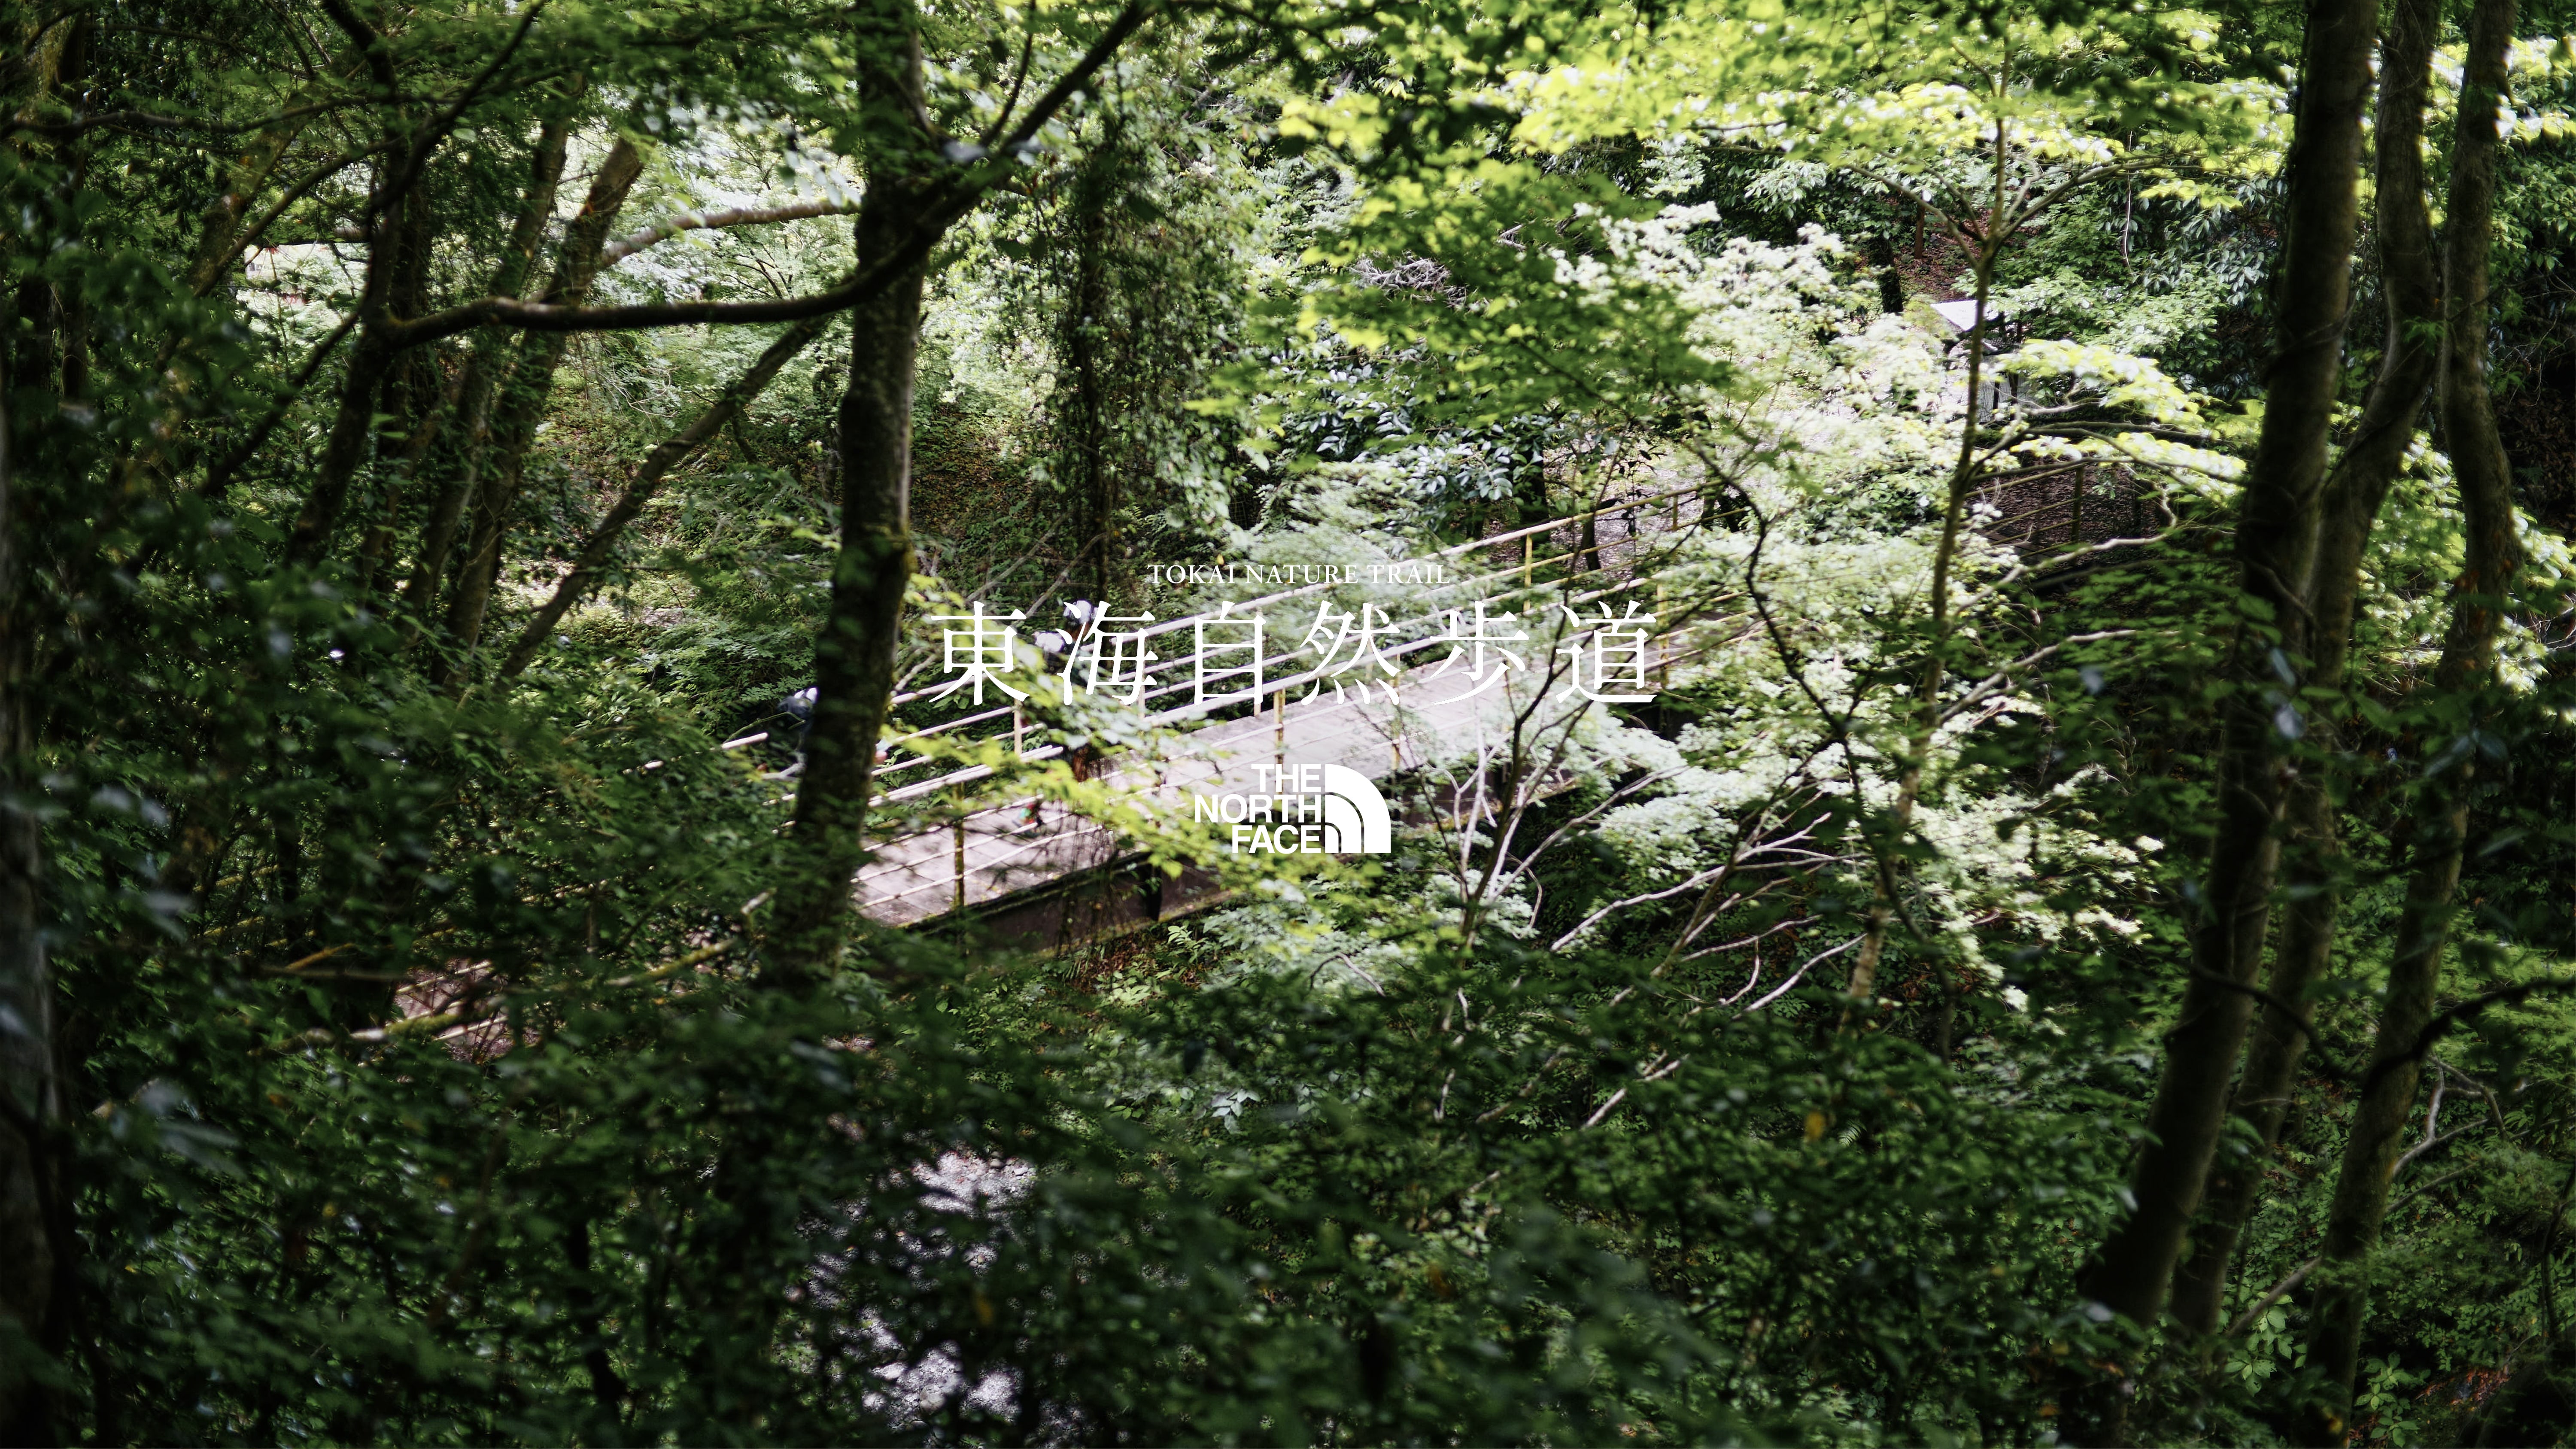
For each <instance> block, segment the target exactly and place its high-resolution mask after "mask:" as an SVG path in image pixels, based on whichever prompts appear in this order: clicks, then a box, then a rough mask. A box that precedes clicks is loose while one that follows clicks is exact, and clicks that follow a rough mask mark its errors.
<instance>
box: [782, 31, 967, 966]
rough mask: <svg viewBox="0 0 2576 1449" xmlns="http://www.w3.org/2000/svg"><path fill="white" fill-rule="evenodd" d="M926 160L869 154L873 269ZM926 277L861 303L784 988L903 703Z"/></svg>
mask: <svg viewBox="0 0 2576 1449" xmlns="http://www.w3.org/2000/svg"><path fill="white" fill-rule="evenodd" d="M906 24H907V28H906V29H905V30H904V31H903V33H901V34H900V35H887V36H882V37H880V38H879V40H878V42H877V45H876V46H875V47H874V49H875V50H876V53H878V54H880V55H888V56H890V57H899V59H896V60H895V62H894V63H893V64H891V65H889V66H887V67H886V68H885V69H884V70H882V71H880V72H879V73H878V74H877V75H876V76H874V77H872V78H871V79H872V81H873V88H874V89H876V90H877V91H878V92H879V95H878V99H879V100H881V101H882V102H883V103H885V104H887V105H889V106H892V107H897V108H900V109H901V110H903V111H905V112H907V113H909V114H913V115H920V114H922V92H923V86H922V71H921V42H920V39H919V36H918V33H917V32H916V31H914V30H912V29H910V28H908V27H909V21H908V18H907V21H906ZM897 47H900V49H897ZM925 142H926V138H925ZM924 149H925V150H927V145H926V144H925V147H924ZM913 167H914V158H912V157H910V156H905V155H900V154H885V153H881V154H879V155H876V156H872V157H870V158H869V169H868V181H867V190H866V192H865V193H864V195H863V196H862V197H861V199H860V204H859V216H858V224H857V227H856V232H857V244H858V257H859V264H860V266H861V267H865V266H866V265H867V263H868V259H869V258H871V257H877V256H883V255H886V254H887V253H889V252H892V251H895V250H896V249H898V248H900V247H902V246H904V245H905V244H906V242H907V241H909V240H911V239H913V238H915V237H917V236H918V234H919V229H920V228H921V227H922V226H923V225H924V224H925V223H926V221H927V216H926V203H927V202H928V201H929V199H930V198H929V195H928V190H929V188H928V187H926V186H925V185H923V184H922V183H921V182H919V181H918V180H916V179H915V175H916V173H915V172H914V169H913ZM924 275H925V269H924V268H922V267H915V268H913V269H912V270H910V271H908V272H906V273H904V274H903V275H902V276H901V277H899V278H897V279H896V280H895V282H894V284H893V285H892V286H890V287H888V288H886V290H885V291H884V292H882V293H880V294H879V295H877V296H876V297H874V298H872V299H870V300H868V301H866V302H862V303H860V304H859V305H858V306H857V307H856V308H853V309H852V310H851V312H850V383H849V387H848V389H847V390H846V391H844V392H843V393H842V394H841V415H840V427H839V432H840V440H841V469H840V473H841V547H840V552H839V554H838V556H837V557H836V558H835V559H834V560H833V565H832V602H831V607H830V610H829V611H828V612H827V613H826V615H825V616H824V620H823V625H822V628H821V629H820V630H819V631H817V633H816V634H815V637H814V688H815V699H814V716H813V721H812V727H811V729H810V731H809V732H808V733H807V735H806V739H805V773H804V776H803V778H802V779H800V780H799V781H798V782H797V787H796V818H795V821H794V823H793V825H792V827H791V830H790V834H789V845H790V852H791V853H790V858H789V860H788V865H787V871H786V873H785V875H784V876H783V877H782V878H781V880H780V884H779V890H778V902H777V905H776V906H775V907H774V910H775V912H776V914H775V915H774V916H773V918H772V920H771V924H770V931H769V934H770V940H771V947H772V949H771V959H772V961H773V963H774V967H773V970H774V979H775V980H776V981H778V982H779V983H780V984H782V985H790V984H794V983H797V982H799V981H803V980H807V979H811V977H813V976H815V975H818V974H821V973H824V972H828V971H830V970H832V969H833V968H834V967H835V966H837V965H838V964H839V961H840V957H841V950H842V943H843V941H844V939H845V937H846V935H847V932H848V928H849V918H850V881H851V878H852V877H853V876H855V875H857V874H858V869H859V864H860V862H861V860H862V859H863V858H864V857H865V855H866V846H865V843H864V841H863V840H862V838H861V835H860V831H861V827H863V826H864V825H865V824H866V823H867V814H868V795H869V792H870V791H871V789H872V788H873V786H874V779H875V775H876V757H877V738H878V736H879V735H881V734H883V733H884V731H885V722H886V715H887V713H888V712H889V711H890V710H891V709H892V708H893V703H892V702H893V699H894V664H895V644H896V642H897V637H898V633H899V631H900V629H901V627H902V622H903V595H904V588H905V586H906V585H907V584H908V583H909V582H910V581H911V578H912V390H913V379H914V368H915V363H916V361H917V353H918V350H919V347H920V343H921V294H922V281H923V277H924Z"/></svg>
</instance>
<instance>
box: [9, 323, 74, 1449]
mask: <svg viewBox="0 0 2576 1449" xmlns="http://www.w3.org/2000/svg"><path fill="white" fill-rule="evenodd" d="M9 362H10V358H9V357H8V355H7V351H6V349H5V348H0V1012H5V1013H7V1019H6V1020H5V1021H0V1103H5V1107H6V1113H5V1117H0V1264H6V1265H7V1266H6V1267H5V1268H4V1269H0V1435H5V1436H8V1442H10V1443H13V1444H44V1443H51V1442H53V1439H52V1434H53V1431H52V1430H51V1429H50V1428H49V1427H48V1424H47V1419H48V1417H49V1415H48V1412H47V1407H46V1395H45V1392H44V1387H43V1384H42V1382H41V1381H40V1379H39V1378H38V1376H37V1364H38V1363H39V1361H40V1359H41V1357H42V1356H44V1355H46V1354H47V1353H49V1352H50V1350H51V1349H52V1348H54V1347H55V1345H54V1344H53V1343H52V1342H50V1340H52V1339H54V1338H55V1337H56V1334H55V1332H54V1328H55V1325H56V1323H57V1322H58V1321H59V1319H60V1316H61V1314H62V1312H63V1311H64V1309H65V1308H66V1306H67V1305H66V1304H64V1303H62V1302H60V1301H58V1297H59V1296H60V1293H61V1290H62V1289H63V1288H64V1287H65V1285H64V1284H63V1283H62V1281H61V1280H62V1279H63V1277H64V1273H63V1272H62V1269H63V1268H64V1267H66V1266H67V1263H68V1257H67V1254H68V1250H69V1246H70V1245H69V1244H68V1243H67V1242H64V1241H61V1240H60V1239H59V1237H58V1234H57V1233H56V1232H55V1227H56V1226H57V1223H58V1219H59V1214H58V1212H57V1210H56V1194H57V1191H58V1189H59V1187H60V1182H59V1179H58V1176H57V1172H56V1166H55V1155H54V1141H53V1134H54V1131H55V1124H56V1123H57V1122H58V1121H59V1120H60V1119H61V1116H62V1112H61V1103H60V1101H59V1100H58V1097H59V1092H58V1090H57V1084H56V1081H55V1077H54V1064H53V1045H54V1030H53V1026H54V984H53V972H52V968H51V965H50V963H49V962H48V961H47V959H46V953H45V939H44V932H43V918H42V891H41V877H42V871H43V842H42V839H41V837H40V836H39V835H38V833H37V829H36V818H35V816H34V815H33V814H31V813H30V812H29V811H28V810H27V809H25V808H24V807H23V806H22V805H21V804H20V803H19V801H20V800H21V799H22V793H21V788H20V782H21V781H22V780H23V779H24V775H23V773H22V765H23V763H24V762H25V760H26V759H27V750H28V744H29V741H28V739H27V737H26V735H27V719H28V711H27V700H26V695H25V683H26V677H27V669H26V664H27V659H28V645H29V643H30V642H31V641H30V638H29V630H30V628H31V625H32V621H31V620H30V619H29V618H28V615H27V610H26V606H25V601H24V600H23V599H22V598H21V597H20V595H19V591H18V574H19V569H18V559H17V546H16V540H15V537H14V531H15V529H16V524H17V509H16V507H15V504H16V501H17V500H16V497H15V494H14V489H13V485H14V483H15V481H16V480H15V478H14V477H13V476H12V473H11V463H12V457H11V448H10V442H11V439H10V437H9V415H8V412H7V400H8V398H9V396H10V394H11V388H12V385H13V384H14V382H15V378H14V377H12V376H11V369H10V367H9ZM40 381H41V385H42V387H43V390H44V391H46V392H50V391H52V386H51V383H50V381H42V380H40ZM31 390H33V389H31Z"/></svg>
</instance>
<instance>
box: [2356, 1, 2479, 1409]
mask: <svg viewBox="0 0 2576 1449" xmlns="http://www.w3.org/2000/svg"><path fill="white" fill-rule="evenodd" d="M2514 10H2515V5H2514V0H2478V3H2477V5H2476V8H2475V9H2474V10H2473V11H2472V12H2471V13H2470V19H2469V52H2468V59H2467V65H2466V71H2465V74H2464V77H2463V79H2464V84H2463V86H2462V94H2461V96H2460V108H2459V131H2458V134H2457V136H2456V138H2455V139H2454V140H2453V141H2452V143H2451V188H2450V204H2449V206H2448V208H2447V209H2446V215H2445V217H2444V226H2445V228H2446V232H2445V235H2444V238H2443V256H2442V281H2443V293H2444V298H2443V301H2444V314H2445V317H2446V325H2445V327H2444V328H2443V338H2442V380H2441V406H2442V433H2443V440H2444V442H2446V443H2447V444H2448V445H2449V449H2450V454H2451V472H2452V476H2453V477H2454V478H2455V479H2456V480H2457V482H2458V485H2459V490H2460V511H2461V514H2462V515H2463V519H2462V521H2463V523H2464V524H2465V532H2466V534H2467V550H2466V554H2467V557H2466V559H2465V560H2464V565H2463V567H2462V569H2461V572H2460V579H2459V582H2458V584H2457V586H2456V592H2455V593H2454V595H2453V597H2452V603H2451V623H2450V628H2449V631H2448V632H2447V633H2446V634H2445V635H2444V637H2443V640H2442V657H2441V661H2440V662H2439V663H2438V664H2436V665H2435V666H2434V671H2433V687H2434V689H2435V690H2436V691H2438V694H2437V696H2436V703H2437V705H2440V704H2449V705H2454V706H2461V705H2464V706H2466V708H2465V709H2464V710H2463V711H2462V714H2463V716H2464V717H2463V718H2462V719H2461V721H2460V724H2461V728H2460V729H2459V730H2458V731H2457V732H2455V733H2451V734H2450V738H2449V740H2447V741H2446V742H2445V744H2444V745H2443V746H2442V747H2441V748H2440V749H2439V750H2438V752H2437V753H2435V754H2434V756H2433V758H2432V759H2430V760H2429V761H2428V762H2427V764H2426V768H2425V779H2424V782H2423V786H2422V793H2421V796H2420V798H2419V803H2418V806H2417V809H2416V813H2415V821H2414V825H2413V829H2412V831H2411V838H2410V839H2409V840H2408V842H2407V846H2408V850H2409V853H2410V854H2411V856H2412V859H2411V861H2410V864H2409V873H2408V877H2407V882H2406V901H2405V905H2404V907H2403V908H2402V909H2401V910H2400V911H2399V913H2398V920H2397V936H2396V954H2395V955H2394V956H2393V957H2392V958H2391V959H2390V961H2389V963H2388V991H2387V995H2386V997H2385V999H2384V1000H2383V1001H2382V1002H2381V1004H2380V1011H2379V1031H2378V1036H2377V1039H2376V1040H2375V1042H2374V1043H2373V1045H2372V1047H2371V1053H2370V1061H2371V1065H2370V1068H2369V1070H2368V1072H2367V1073H2366V1074H2365V1075H2364V1077H2363V1085H2362V1090H2361V1095H2360V1098H2359V1100H2358V1101H2357V1102H2355V1103H2354V1105H2353V1114H2352V1129H2351V1132H2350V1133H2349V1135H2348V1136H2347V1137H2346V1138H2345V1140H2344V1151H2343V1161H2342V1164H2341V1166H2340V1168H2339V1169H2338V1171H2337V1174H2336V1178H2335V1191H2334V1199H2333V1202H2332V1203H2331V1205H2330V1206H2329V1207H2328V1208H2327V1212H2326V1237H2325V1246H2324V1251H2323V1253H2322V1254H2321V1256H2322V1258H2323V1259H2324V1263H2323V1266H2322V1267H2321V1269H2320V1272H2319V1277H2320V1279H2321V1280H2322V1281H2321V1283H2320V1285H2319V1289H2318V1293H2317V1301H2316V1306H2315V1316H2314V1318H2313V1319H2312V1320H2311V1324H2310V1328H2309V1334H2308V1361H2309V1362H2310V1363H2311V1364H2313V1365H2315V1366H2316V1367H2317V1368H2318V1369H2319V1370H2321V1371H2322V1372H2323V1373H2324V1374H2325V1376H2326V1379H2327V1381H2328V1383H2329V1384H2330V1385H2332V1388H2333V1392H2334V1395H2335V1397H2336V1400H2337V1401H2336V1402H2334V1403H2330V1404H2328V1405H2327V1406H2325V1409H2324V1411H2323V1414H2322V1417H2320V1418H2319V1419H2318V1420H2317V1421H2316V1422H2314V1423H2312V1424H2311V1425H2310V1426H2309V1427H2310V1431H2311V1432H2310V1437H2311V1440H2312V1442H2316V1443H2320V1444H2323V1443H2341V1442H2342V1438H2343V1427H2344V1426H2343V1420H2344V1418H2345V1416H2346V1414H2347V1411H2348V1409H2349V1405H2350V1400H2351V1396H2352V1380H2353V1371H2354V1368H2355V1365H2356V1363H2357V1361H2358V1359H2359V1357H2360V1353H2361V1329H2362V1323H2363V1320H2364V1317H2365V1315H2366V1313H2367V1312H2368V1309H2369V1304H2370V1285H2369V1280H2368V1277H2367V1275H2366V1267H2365V1263H2364V1260H2365V1259H2366V1258H2367V1257H2368V1256H2369V1253H2370V1250H2371V1249H2372V1248H2373V1247H2375V1246H2376V1245H2377V1244H2378V1242H2379V1229H2380V1223H2381V1220H2382V1219H2383V1218H2385V1217H2386V1215H2387V1212H2388V1186H2389V1179H2390V1177H2391V1176H2392V1175H2393V1173H2394V1172H2395V1170H2396V1162H2397V1150H2398V1144H2399V1140H2400V1138H2401V1136H2402V1134H2403V1133H2404V1131H2405V1128H2406V1124H2407V1121H2408V1120H2409V1119H2410V1118H2411V1117H2412V1116H2413V1115H2414V1111H2415V1094H2416V1088H2417V1086H2418V1085H2419V1080H2420V1077H2421V1075H2422V1055H2421V1053H2420V1051H2419V1050H2418V1046H2417V1038H2418V1037H2419V1036H2421V1035H2422V1033H2423V1031H2424V1028H2425V1025H2426V1024H2427V1023H2428V1022H2429V1021H2430V1020H2431V1019H2432V1015H2433V998H2434V993H2435V991H2436V990H2437V988H2438V987H2439V986H2440V983H2441V972H2442V948H2443V946H2444V944H2445V942H2446V941H2447V940H2448V938H2449V935H2450V923H2451V909H2452V904H2451V903H2452V896H2453V894H2454V892H2455V891H2456V890H2457V889H2458V886H2459V883H2460V860H2461V854H2462V849H2463V846H2464V845H2465V844H2466V841H2467V836H2468V825H2469V798H2470V792H2469V786H2470V783H2471V781H2472V780H2473V779H2474V777H2475V774H2476V770H2477V756H2478V751H2477V750H2475V749H2474V748H2467V747H2466V746H2467V745H2468V743H2469V740H2470V738H2471V736H2472V734H2473V733H2474V731H2475V730H2476V728H2477V723H2478V720H2479V719H2480V718H2481V717H2482V715H2483V711H2482V710H2481V709H2480V708H2479V707H2478V704H2477V701H2478V700H2479V699H2480V698H2481V696H2483V695H2484V694H2485V693H2486V690H2487V688H2488V686H2489V685H2490V684H2491V683H2492V681H2493V678H2494V674H2495V644H2496V633H2497V631H2498V629H2499V628H2500V626H2501V625H2502V623H2503V619H2504V605H2505V598H2506V595H2507V592H2508V591H2509V590H2510V589H2511V587H2512V584H2513V576H2514V573H2515V572H2516V570H2517V569H2519V568H2520V566H2521V563H2522V548H2521V544H2520V542H2519V540H2517V539H2516V537H2515V535H2514V516H2513V478H2512V474H2511V472H2510V471H2509V470H2508V468H2507V466H2506V460H2505V453H2504V443H2503V440H2502V439H2501V438H2500V437H2499V436H2498V435H2497V432H2496V421H2495V403H2494V400H2493V399H2492V397H2490V396H2489V394H2488V391H2487V380H2486V366H2487V326H2488V316H2487V305H2488V295H2487V271H2488V253H2489V250H2490V235H2489V233H2490V229H2491V223H2492V220H2493V217H2494V212H2495V175H2496V153H2497V150H2498V148H2499V138H2498V136H2497V134H2496V104H2497V102H2498V101H2499V100H2501V99H2502V97H2503V95H2504V92H2505V84H2506V72H2505V60H2506V56H2507V53H2508V51H2509V49H2510V47H2511V45H2512V43H2513V23H2514Z"/></svg>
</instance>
